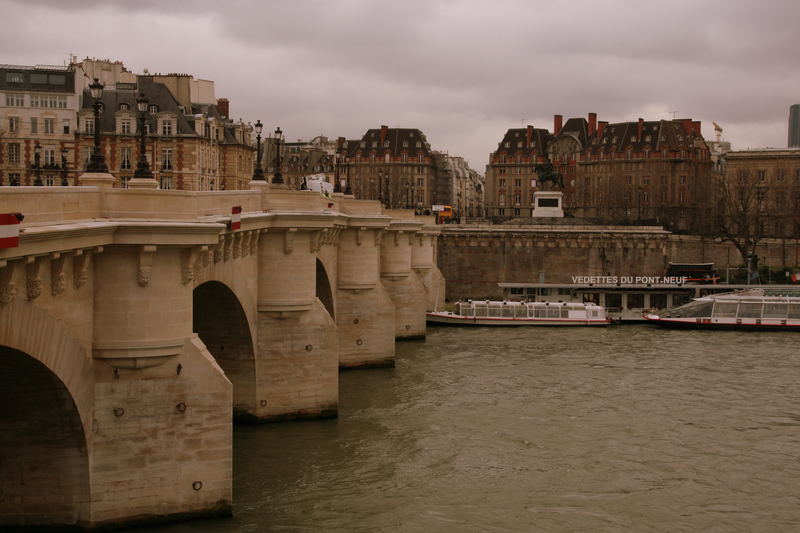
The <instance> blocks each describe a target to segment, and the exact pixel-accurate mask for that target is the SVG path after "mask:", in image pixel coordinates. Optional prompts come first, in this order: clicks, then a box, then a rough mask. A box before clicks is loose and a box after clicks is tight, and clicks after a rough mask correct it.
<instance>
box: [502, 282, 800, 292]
mask: <svg viewBox="0 0 800 533" xmlns="http://www.w3.org/2000/svg"><path fill="white" fill-rule="evenodd" d="M497 285H498V286H499V287H500V288H502V289H511V288H519V289H619V290H636V289H638V290H642V289H647V290H653V289H672V290H675V289H713V290H715V291H731V292H733V291H737V290H745V289H747V290H752V289H766V290H769V291H773V290H775V291H797V292H798V294H799V295H800V285H739V284H725V283H683V284H677V283H651V284H647V283H626V284H616V283H510V282H503V281H501V282H499V283H498V284H497Z"/></svg>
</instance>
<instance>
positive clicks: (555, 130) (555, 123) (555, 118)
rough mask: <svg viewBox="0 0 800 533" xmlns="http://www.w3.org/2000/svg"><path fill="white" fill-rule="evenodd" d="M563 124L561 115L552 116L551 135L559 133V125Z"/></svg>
mask: <svg viewBox="0 0 800 533" xmlns="http://www.w3.org/2000/svg"><path fill="white" fill-rule="evenodd" d="M563 122H564V117H562V116H561V115H553V135H558V132H559V131H561V124H562V123H563Z"/></svg>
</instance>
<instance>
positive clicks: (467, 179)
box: [434, 152, 485, 222]
mask: <svg viewBox="0 0 800 533" xmlns="http://www.w3.org/2000/svg"><path fill="white" fill-rule="evenodd" d="M434 159H435V161H436V184H435V191H436V198H437V199H438V200H439V201H440V202H441V203H442V204H443V205H449V206H451V207H452V208H453V216H454V217H455V219H456V220H457V221H460V222H465V221H467V220H468V219H470V218H482V217H483V198H484V191H485V184H484V180H483V176H481V175H480V174H478V173H477V172H476V171H475V170H473V169H472V168H470V166H469V164H468V163H467V161H466V160H465V159H464V158H463V157H460V156H451V155H449V154H447V153H446V152H434Z"/></svg>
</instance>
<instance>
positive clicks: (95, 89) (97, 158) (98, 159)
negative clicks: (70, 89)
mask: <svg viewBox="0 0 800 533" xmlns="http://www.w3.org/2000/svg"><path fill="white" fill-rule="evenodd" d="M104 87H105V85H103V84H102V83H100V80H98V79H97V78H95V79H94V82H93V83H91V84H90V85H89V92H90V94H91V95H92V98H93V99H94V148H93V149H92V156H91V158H90V159H89V164H88V165H87V166H86V172H96V173H103V174H106V173H108V166H107V165H106V161H105V157H103V152H102V151H101V150H100V107H101V106H102V105H103V104H102V102H101V99H102V98H103V88H104Z"/></svg>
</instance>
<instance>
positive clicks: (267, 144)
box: [261, 133, 337, 189]
mask: <svg viewBox="0 0 800 533" xmlns="http://www.w3.org/2000/svg"><path fill="white" fill-rule="evenodd" d="M261 143H262V145H261V150H262V156H261V157H262V159H261V161H262V168H263V169H264V174H265V176H266V177H267V178H269V179H272V176H273V175H274V173H275V162H276V161H277V158H276V157H275V156H276V147H277V144H276V142H275V137H274V136H273V134H271V133H270V134H269V135H268V136H267V137H266V138H265V139H262V140H261ZM336 147H337V142H336V141H331V140H329V139H328V138H327V137H324V136H318V137H314V138H313V139H311V140H310V141H303V140H298V141H296V142H286V143H284V142H281V144H280V150H281V174H282V176H283V181H284V183H286V185H288V186H289V187H290V188H292V189H298V188H300V186H301V184H302V182H303V178H304V177H307V176H311V175H319V174H322V175H324V176H325V181H327V182H328V183H334V182H335V179H336Z"/></svg>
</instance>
